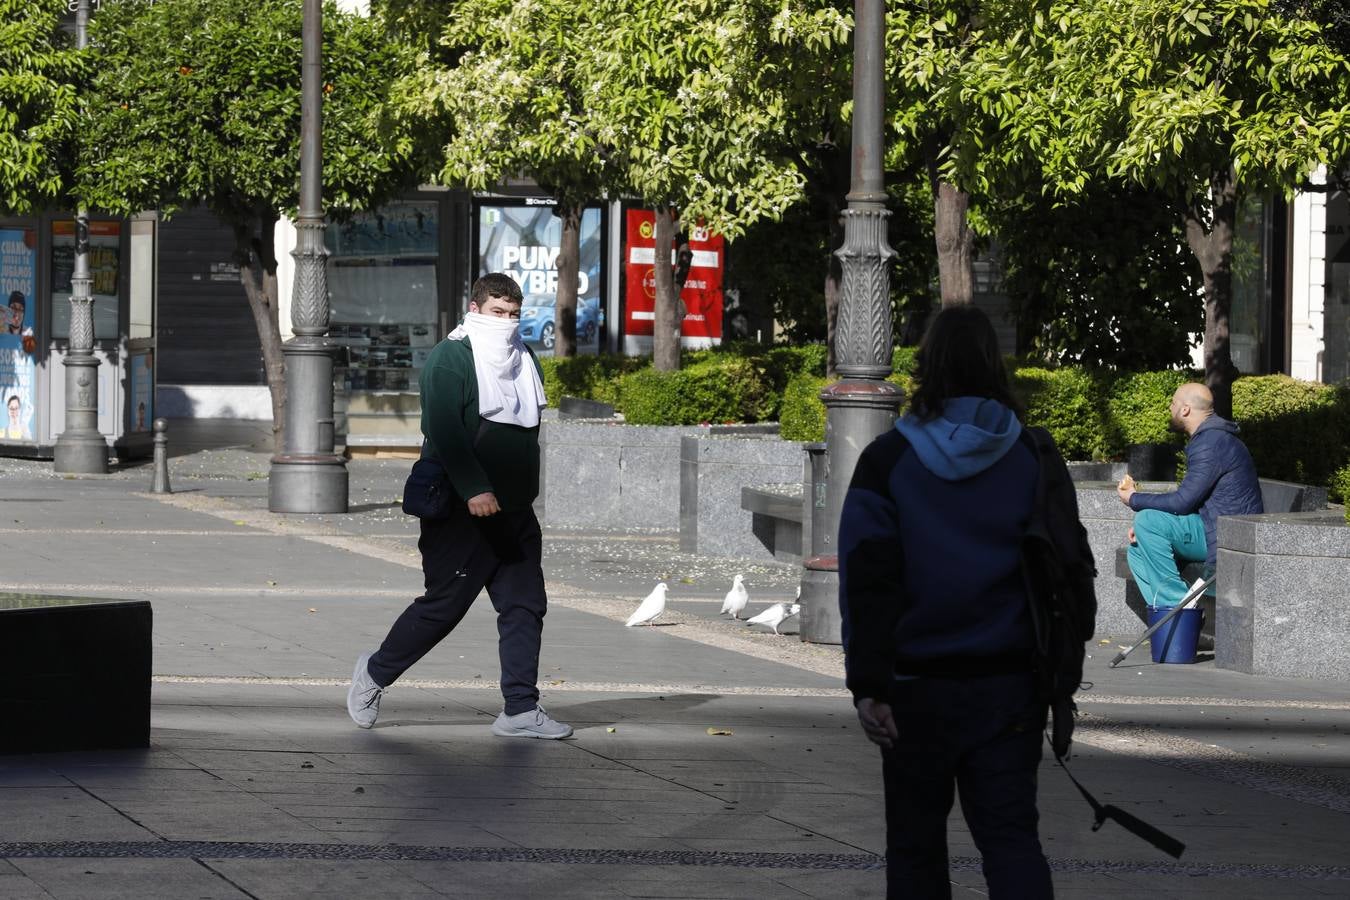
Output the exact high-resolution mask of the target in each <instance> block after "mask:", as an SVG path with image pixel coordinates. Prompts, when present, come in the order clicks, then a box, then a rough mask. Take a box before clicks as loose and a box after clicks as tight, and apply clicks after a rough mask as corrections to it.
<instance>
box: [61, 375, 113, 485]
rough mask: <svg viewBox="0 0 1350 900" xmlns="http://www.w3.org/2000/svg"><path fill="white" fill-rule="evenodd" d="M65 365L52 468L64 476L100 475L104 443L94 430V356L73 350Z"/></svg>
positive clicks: (103, 468) (104, 462)
mask: <svg viewBox="0 0 1350 900" xmlns="http://www.w3.org/2000/svg"><path fill="white" fill-rule="evenodd" d="M64 364H65V366H66V429H65V431H63V432H61V433H60V434H59V435H57V437H56V447H55V449H54V450H53V456H52V468H53V469H54V470H55V471H57V472H60V473H62V474H65V475H103V474H106V473H107V471H108V443H107V441H106V440H104V438H103V434H102V433H101V432H100V431H99V430H98V365H99V363H98V358H97V357H96V356H94V355H93V354H92V353H89V352H88V351H85V352H83V353H81V352H80V351H78V350H77V351H74V352H72V353H71V355H69V356H67V357H66V358H65V360H64Z"/></svg>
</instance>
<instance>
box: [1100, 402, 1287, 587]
mask: <svg viewBox="0 0 1350 900" xmlns="http://www.w3.org/2000/svg"><path fill="white" fill-rule="evenodd" d="M1171 413H1172V422H1171V426H1170V427H1171V428H1172V430H1173V431H1178V432H1182V433H1184V434H1185V435H1186V436H1187V443H1186V477H1185V478H1183V479H1182V480H1181V485H1180V486H1179V487H1178V488H1177V489H1176V490H1175V491H1171V492H1168V493H1164V494H1144V493H1140V492H1138V491H1136V490H1135V489H1134V479H1133V478H1131V477H1130V476H1129V475H1126V476H1125V477H1124V478H1123V479H1122V480H1121V482H1120V484H1119V485H1118V486H1117V487H1116V492H1117V493H1118V494H1119V495H1120V500H1121V502H1122V503H1124V504H1125V505H1126V506H1128V507H1129V508H1130V509H1133V510H1135V511H1136V513H1137V514H1136V515H1135V517H1134V526H1133V527H1132V528H1131V529H1130V549H1129V551H1128V557H1129V561H1130V572H1131V573H1132V574H1133V575H1134V580H1135V581H1136V582H1137V583H1138V584H1139V591H1140V593H1142V594H1143V595H1144V600H1145V602H1147V603H1148V604H1149V605H1150V606H1154V607H1159V606H1161V607H1170V606H1176V605H1177V604H1178V603H1180V602H1181V598H1182V597H1184V596H1185V595H1186V583H1185V582H1184V581H1182V580H1181V572H1180V566H1179V565H1178V560H1180V561H1181V562H1182V563H1188V562H1200V561H1201V560H1204V562H1205V568H1206V571H1207V572H1212V571H1214V557H1215V555H1216V553H1217V551H1218V518H1219V516H1239V515H1247V514H1251V513H1259V512H1261V511H1262V506H1261V484H1260V482H1259V481H1258V480H1257V477H1256V464H1255V463H1253V462H1252V455H1251V454H1250V453H1249V452H1247V447H1246V445H1245V444H1243V443H1242V441H1241V440H1239V439H1238V437H1237V431H1238V427H1237V425H1235V424H1233V423H1232V422H1230V421H1228V420H1227V419H1223V418H1220V417H1219V416H1216V415H1215V414H1214V397H1213V396H1212V395H1211V394H1210V392H1209V388H1207V387H1205V386H1204V385H1203V384H1183V385H1182V386H1181V387H1179V388H1177V390H1176V393H1175V394H1173V395H1172V406H1171Z"/></svg>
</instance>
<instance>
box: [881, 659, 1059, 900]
mask: <svg viewBox="0 0 1350 900" xmlns="http://www.w3.org/2000/svg"><path fill="white" fill-rule="evenodd" d="M891 708H892V710H893V712H894V714H895V719H896V727H897V728H898V730H899V732H900V739H899V741H898V742H897V743H896V745H895V746H894V747H893V748H892V749H891V750H883V751H882V774H883V778H884V780H885V785H886V884H887V892H886V896H887V897H888V898H889V900H897V898H916V900H917V898H922V900H929V898H938V900H947V898H949V897H951V881H950V877H949V875H948V868H947V817H948V815H949V814H950V812H951V808H952V799H953V791H954V790H955V792H959V794H960V797H961V811H962V813H963V814H964V815H965V819H966V824H967V825H968V826H969V827H970V833H971V836H972V837H973V838H974V840H975V845H976V846H977V847H978V848H979V850H980V854H981V856H982V857H983V865H984V877H985V881H986V883H987V884H988V886H989V896H990V897H991V898H992V900H1014V898H1016V900H1047V898H1050V897H1053V896H1054V891H1053V888H1052V887H1051V883H1050V868H1049V865H1048V864H1047V863H1046V860H1045V855H1044V854H1043V853H1042V852H1041V844H1040V838H1039V837H1038V835H1037V829H1036V826H1037V822H1038V820H1039V814H1038V813H1037V810H1036V770H1037V767H1038V766H1039V765H1040V760H1041V739H1042V732H1043V730H1044V728H1045V721H1046V708H1045V706H1044V704H1042V703H1040V702H1038V701H1037V699H1036V684H1035V677H1034V676H1033V675H1031V674H1024V675H983V676H977V677H964V678H948V677H927V676H925V677H922V678H912V679H904V680H897V681H896V682H895V683H894V685H893V688H892V694H891Z"/></svg>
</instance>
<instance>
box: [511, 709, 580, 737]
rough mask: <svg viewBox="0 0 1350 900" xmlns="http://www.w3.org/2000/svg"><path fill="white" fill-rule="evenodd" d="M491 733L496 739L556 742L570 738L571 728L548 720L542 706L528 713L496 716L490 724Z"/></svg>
mask: <svg viewBox="0 0 1350 900" xmlns="http://www.w3.org/2000/svg"><path fill="white" fill-rule="evenodd" d="M492 733H493V734H495V735H497V736H498V737H526V738H542V739H544V740H546V741H556V740H559V739H561V738H565V737H571V736H572V726H571V725H564V724H563V723H562V722H556V721H554V720H553V719H551V718H549V715H548V713H546V712H544V708H543V707H542V706H536V707H535V708H534V709H532V710H530V711H529V712H523V713H517V714H516V715H514V716H508V715H507V714H506V713H505V712H503V713H502V714H501V715H499V716H497V719H496V721H494V722H493V723H492Z"/></svg>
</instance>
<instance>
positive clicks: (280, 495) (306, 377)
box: [267, 335, 348, 513]
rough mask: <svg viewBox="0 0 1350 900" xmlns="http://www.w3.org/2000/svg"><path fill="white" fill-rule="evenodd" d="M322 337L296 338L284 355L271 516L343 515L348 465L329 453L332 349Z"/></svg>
mask: <svg viewBox="0 0 1350 900" xmlns="http://www.w3.org/2000/svg"><path fill="white" fill-rule="evenodd" d="M334 349H335V347H334V345H333V344H332V343H331V342H330V341H329V340H328V338H326V337H319V336H314V335H299V336H297V337H294V338H292V339H291V340H289V341H287V342H286V344H285V346H284V347H283V348H282V352H283V353H285V354H286V389H287V390H286V393H287V395H288V397H287V402H286V449H285V450H283V451H282V452H280V453H277V454H276V455H275V456H273V457H272V466H271V470H270V472H269V475H268V487H267V508H268V509H269V510H271V511H272V512H291V513H345V512H346V511H347V498H348V492H347V461H346V460H345V459H344V458H343V457H342V456H340V455H339V454H337V453H334V452H333V446H334V439H335V438H334V434H333V351H334Z"/></svg>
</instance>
